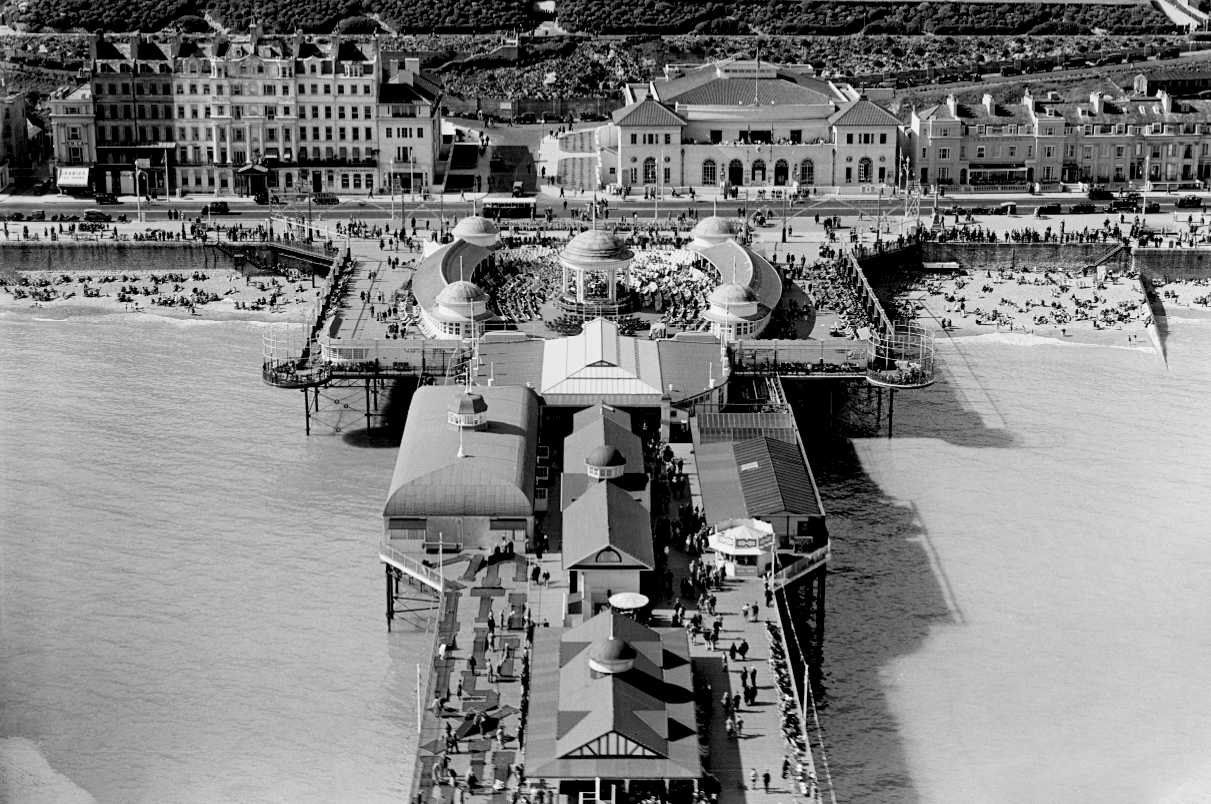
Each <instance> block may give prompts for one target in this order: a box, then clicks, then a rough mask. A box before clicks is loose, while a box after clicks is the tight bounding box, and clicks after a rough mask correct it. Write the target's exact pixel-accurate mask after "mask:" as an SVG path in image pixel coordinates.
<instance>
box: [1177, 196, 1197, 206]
mask: <svg viewBox="0 0 1211 804" xmlns="http://www.w3.org/2000/svg"><path fill="white" fill-rule="evenodd" d="M1177 208H1178V209H1202V208H1203V199H1201V198H1199V197H1198V196H1197V195H1183V196H1182V197H1181V198H1179V199H1177Z"/></svg>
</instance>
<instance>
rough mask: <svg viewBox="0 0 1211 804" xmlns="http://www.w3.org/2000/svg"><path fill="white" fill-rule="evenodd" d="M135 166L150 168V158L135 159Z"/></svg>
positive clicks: (144, 168)
mask: <svg viewBox="0 0 1211 804" xmlns="http://www.w3.org/2000/svg"><path fill="white" fill-rule="evenodd" d="M135 167H136V168H138V169H139V170H148V169H149V168H151V160H150V159H136V160H135Z"/></svg>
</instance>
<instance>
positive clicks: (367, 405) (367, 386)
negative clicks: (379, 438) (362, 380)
mask: <svg viewBox="0 0 1211 804" xmlns="http://www.w3.org/2000/svg"><path fill="white" fill-rule="evenodd" d="M370 382H371V381H370V380H366V429H367V430H369V429H370V415H371V414H370Z"/></svg>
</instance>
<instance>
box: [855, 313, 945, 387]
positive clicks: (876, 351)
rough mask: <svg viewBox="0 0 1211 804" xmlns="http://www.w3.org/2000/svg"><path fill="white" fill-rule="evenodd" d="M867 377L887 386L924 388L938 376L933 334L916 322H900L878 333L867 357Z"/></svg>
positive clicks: (874, 382) (872, 381)
mask: <svg viewBox="0 0 1211 804" xmlns="http://www.w3.org/2000/svg"><path fill="white" fill-rule="evenodd" d="M866 380H867V382H869V383H870V384H871V385H878V386H882V387H884V388H924V387H925V386H927V385H932V384H933V380H934V343H933V335H931V334H930V333H929V331H928V330H927V329H925V327H923V326H921V325H920V324H916V323H907V324H905V323H900V324H896V325H895V326H894V327H893V328H892V329H891V331H890V332H887V333H874V334H873V335H872V336H871V340H870V352H869V353H868V355H867V361H866Z"/></svg>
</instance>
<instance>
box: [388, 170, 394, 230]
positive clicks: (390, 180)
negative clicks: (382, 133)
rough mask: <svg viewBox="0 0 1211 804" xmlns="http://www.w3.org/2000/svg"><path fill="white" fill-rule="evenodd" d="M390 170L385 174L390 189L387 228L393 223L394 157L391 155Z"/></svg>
mask: <svg viewBox="0 0 1211 804" xmlns="http://www.w3.org/2000/svg"><path fill="white" fill-rule="evenodd" d="M390 170H391V172H390V173H389V174H387V186H388V189H389V190H390V191H391V210H390V216H389V217H388V218H387V229H388V230H389V229H390V228H391V227H392V226H394V225H395V157H391V167H390Z"/></svg>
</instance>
